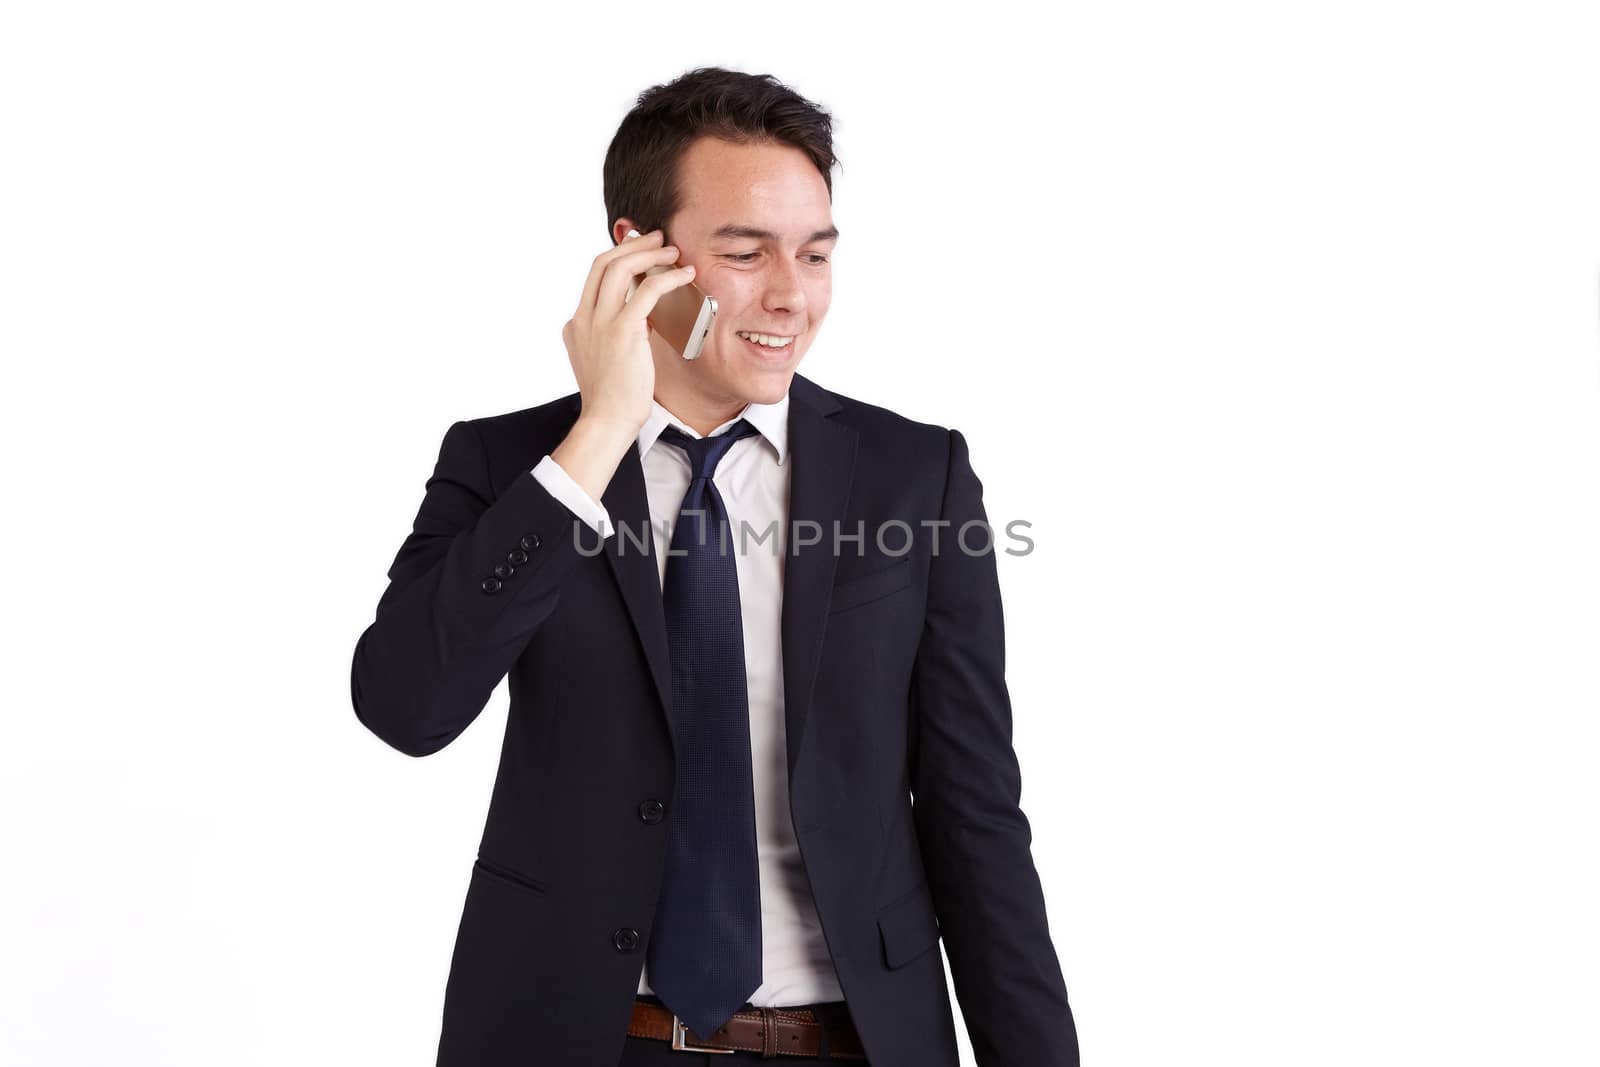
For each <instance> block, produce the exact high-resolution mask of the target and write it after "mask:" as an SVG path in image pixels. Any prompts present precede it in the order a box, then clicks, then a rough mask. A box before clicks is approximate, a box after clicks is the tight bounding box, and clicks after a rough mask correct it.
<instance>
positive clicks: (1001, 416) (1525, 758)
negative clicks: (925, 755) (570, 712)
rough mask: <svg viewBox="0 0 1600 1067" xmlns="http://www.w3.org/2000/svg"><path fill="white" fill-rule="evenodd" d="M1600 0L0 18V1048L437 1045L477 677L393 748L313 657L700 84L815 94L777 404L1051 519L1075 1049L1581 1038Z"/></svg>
mask: <svg viewBox="0 0 1600 1067" xmlns="http://www.w3.org/2000/svg"><path fill="white" fill-rule="evenodd" d="M1586 9H1590V5H1587V4H1576V3H1574V4H1570V5H1556V4H1537V3H1520V4H1516V5H1513V4H1510V3H1501V4H1490V3H1466V4H1463V3H1453V4H1445V3H1436V4H1422V3H1397V2H1393V0H1390V2H1385V3H1369V2H1358V3H1349V2H1346V3H1341V4H1337V5H1334V4H1324V5H1311V4H1283V3H1265V2H1263V3H1256V4H1243V3H1237V2H1232V3H1216V4H1177V3H1171V4H1150V3H1130V2H1121V3H1115V4H1113V3H1103V4H1098V5H1092V6H1083V5H1080V6H1076V7H1067V8H1065V9H1060V10H1057V11H1056V12H1055V13H1054V14H1049V15H1047V14H1046V13H1045V11H1044V10H1043V9H1042V8H1041V9H1037V10H1036V9H1034V8H1033V7H1032V6H1031V5H1030V6H1029V7H1028V8H1026V9H1024V8H1023V7H1022V6H1021V5H1017V6H1007V5H1001V4H984V5H979V6H976V7H974V6H971V5H965V6H957V7H953V8H951V9H950V10H948V11H939V10H935V9H931V8H905V9H902V10H896V11H894V12H890V11H888V10H883V11H879V10H876V9H873V8H871V7H869V6H867V5H863V4H845V5H837V6H835V5H832V4H819V3H811V4H749V3H741V4H729V5H718V4H700V5H693V6H683V5H675V6H674V5H664V4H656V5H648V6H639V7H619V6H617V5H614V4H608V5H602V6H601V7H600V8H599V9H597V10H595V11H594V12H592V13H591V14H589V15H586V16H579V15H576V14H574V13H572V12H564V11H560V10H543V11H536V10H535V8H534V7H533V5H506V6H476V5H470V4H455V5H443V4H438V5H420V4H415V3H395V2H389V3H384V4H377V3H369V4H357V3H349V2H330V0H318V2H316V3H303V2H302V3H295V2H279V3H273V4H266V3H258V4H227V3H192V4H175V3H151V4H99V5H92V4H74V3H51V4H34V5H24V4H20V3H18V4H8V5H6V7H5V14H4V16H3V17H0V152H3V156H4V158H3V166H0V286H3V288H0V351H3V355H4V381H5V386H4V389H3V396H4V399H3V409H0V444H3V446H4V447H3V455H4V464H5V468H4V489H3V491H4V499H5V519H4V522H3V524H0V538H3V545H0V547H3V551H4V559H5V564H6V567H5V593H4V598H3V599H4V603H5V609H4V611H5V616H4V617H5V628H6V633H5V635H4V645H3V647H4V655H5V668H4V672H3V682H0V685H3V687H4V689H3V693H0V706H3V714H4V719H3V744H0V826H3V830H0V1060H3V1061H4V1062H6V1063H8V1064H17V1065H28V1067H45V1065H56V1064H76V1065H95V1067H99V1065H113V1064H114V1065H125V1064H128V1065H131V1064H140V1065H143V1064H151V1065H156V1064H159V1065H200V1064H206V1065H213V1064H215V1065H223V1064H225V1065H228V1067H245V1065H272V1067H278V1065H284V1067H287V1065H297V1067H298V1065H304V1064H330V1065H341V1067H344V1065H359V1064H385V1065H393V1067H404V1065H413V1067H422V1065H425V1064H431V1063H432V1062H433V1054H434V1050H435V1042H436V1040H437V1034H438V1024H439V1009H440V1005H441V1001H442V996H443V989H444V980H445V976H446V971H447V966H448V963H449V953H450V948H451V944H452V940H453V937H454V934H455V928H456V923H457V921H458V919H459V915H460V907H461V903H462V898H463V895H464V892H465V889H466V884H467V876H468V870H469V866H470V864H471V861H472V858H473V855H474V850H475V847H476V844H477V839H478V835H479V833H480V831H481V829H482V820H483V815H484V812H485V809H486V806H487V803H488V799H489V791H490V786H491V784H492V780H493V775H494V770H495V765H496V757H497V754H498V746H499V742H500V735H501V730H502V727H503V724H504V717H505V695H504V689H503V688H502V690H501V691H500V692H499V693H497V694H496V696H495V698H494V699H493V700H492V701H491V703H490V706H489V708H488V709H487V710H486V711H485V712H484V713H483V715H482V717H481V719H480V720H479V721H478V722H477V723H475V724H474V726H473V727H472V728H471V729H469V730H468V731H467V732H466V733H465V734H464V735H462V737H461V738H460V739H459V740H457V741H456V742H455V743H454V744H453V745H451V746H450V747H449V748H447V749H446V750H445V751H443V752H441V753H439V754H438V755H435V756H432V757H430V758H428V759H426V760H413V759H410V758H408V757H405V756H402V755H400V754H399V753H397V752H395V751H393V750H390V749H389V748H387V747H386V746H385V745H384V744H383V743H382V742H380V741H379V740H378V739H376V738H375V737H373V736H372V735H371V734H369V733H367V732H366V731H365V730H364V729H363V728H362V727H361V726H360V724H359V723H358V722H357V721H356V719H355V716H354V714H353V712H352V710H351V707H350V701H349V666H350V656H351V653H352V651H353V648H354V644H355V640H356V638H357V636H358V635H359V633H360V632H361V630H362V629H363V628H364V627H365V626H366V625H367V623H368V622H370V621H371V617H372V612H373V609H374V607H375V605H376V601H377V598H378V595H379V594H380V593H381V591H382V590H383V587H384V584H385V572H386V570H387V568H388V566H389V563H390V562H391V560H392V558H393V555H394V552H395V550H396V549H397V548H398V547H399V544H400V542H401V540H402V539H403V537H404V536H405V534H406V533H407V532H408V530H409V529H410V523H411V520H412V518H413V516H414V515H415V512H416V507H417V504H418V503H419V502H420V500H421V498H422V488H423V482H424V481H425V480H426V478H427V476H428V475H429V473H430V472H431V470H432V464H433V462H434V459H435V457H436V455H437V451H438V446H439V442H440V439H441V438H442V436H443V434H444V431H445V429H446V427H448V426H449V425H450V424H451V423H452V422H453V421H455V420H457V419H463V418H473V417H477V416H482V415H489V414H494V413H498V412H502V411H509V410H513V409H516V408H522V407H527V406H530V405H533V404H537V403H540V402H543V401H545V400H548V399H551V398H553V397H555V396H559V395H561V394H563V393H566V392H568V391H570V390H571V389H572V388H573V387H574V386H573V382H572V378H571V373H570V370H569V368H568V365H567V360H566V354H565V351H564V349H563V347H562V344H561V340H560V331H561V326H562V323H563V322H564V321H565V320H566V318H567V316H568V315H569V314H570V313H571V310H572V308H573V306H574V305H575V304H576V301H577V295H578V292H579V290H580V289H581V287H582V283H583V278H584V275H585V273H586V271H587V269H588V265H589V262H590V260H591V259H592V258H593V256H594V255H595V254H596V253H598V252H599V251H600V250H602V249H603V248H605V247H606V246H607V243H608V242H607V238H606V234H607V220H606V218H605V211H604V205H603V202H602V199H601V187H600V166H601V161H602V158H603V155H604V151H605V147H606V145H607V143H608V142H609V140H610V138H611V135H612V133H613V132H614V130H615V128H616V124H617V122H618V121H619V120H620V119H621V118H622V116H623V114H624V113H625V112H626V111H627V109H628V107H629V106H630V105H631V103H632V100H633V98H634V96H635V95H636V94H637V93H638V92H639V91H641V90H642V89H644V88H645V87H647V86H649V85H651V84H654V83H656V82H660V81H664V80H666V79H669V78H671V77H673V76H675V75H676V74H678V73H681V72H682V71H684V70H686V69H688V68H689V67H692V66H696V65H701V64H721V65H726V66H731V67H736V68H739V69H744V70H749V71H753V72H769V73H773V74H775V75H777V76H778V77H780V78H781V79H783V80H784V81H785V82H787V83H788V84H790V85H792V86H794V87H795V88H796V89H797V90H799V91H800V92H802V93H803V94H805V95H806V96H808V97H810V98H811V99H813V100H815V101H817V102H819V103H821V104H822V105H823V106H824V107H827V108H828V109H829V110H830V111H832V112H833V114H834V115H835V118H836V123H837V124H836V135H837V148H838V152H839V154H840V156H841V158H842V159H843V161H844V166H843V169H842V170H839V171H836V172H835V200H834V212H835V221H836V222H837V224H838V225H839V228H840V229H841V231H842V232H843V238H842V240H841V241H840V243H839V247H838V253H837V257H836V267H835V279H834V297H833V307H832V310H831V312H830V314H829V316H828V319H827V322H826V325H825V326H824V327H823V330H822V332H821V335H820V336H819V338H818V339H817V341H816V343H815V344H814V346H813V347H812V349H811V351H810V353H809V354H808V356H807V358H806V360H805V362H804V364H803V366H802V368H801V371H802V373H804V374H806V375H808V376H809V377H812V378H813V379H815V380H817V381H819V382H821V383H822V384H823V385H825V386H828V387H831V388H833V389H835V390H838V391H840V392H843V393H845V394H847V395H851V396H856V397H859V398H861V399H864V400H868V401H872V402H876V403H881V404H885V405H888V406H890V407H893V408H895V409H897V410H899V411H901V412H903V413H904V414H906V415H909V416H911V417H913V418H916V419H919V420H923V421H929V422H937V423H940V424H942V425H947V426H955V427H957V428H958V429H960V430H961V431H962V432H963V434H964V435H965V436H966V437H967V439H968V441H969V443H970V445H971V455H972V460H973V463H974V466H975V468H976V470H977V471H978V474H979V476H980V477H981V478H982V479H983V482H984V486H985V502H986V504H987V506H988V508H989V513H990V517H991V519H992V520H995V521H996V522H997V523H998V522H1003V521H1007V520H1010V519H1017V518H1021V519H1026V520H1028V521H1030V522H1032V523H1033V525H1034V528H1033V530H1032V531H1031V532H1030V533H1031V536H1033V538H1034V539H1035V542H1036V546H1037V547H1036V549H1035V551H1034V552H1033V553H1032V554H1031V555H1029V556H1025V557H1011V556H1005V555H1002V556H1001V557H1000V568H1001V580H1002V583H1003V586H1004V593H1005V601H1006V611H1007V617H1008V624H1009V625H1008V631H1007V649H1008V653H1009V656H1008V667H1009V669H1008V680H1009V683H1010V687H1011V694H1012V699H1013V705H1014V709H1015V717H1016V723H1015V730H1016V743H1017V747H1018V750H1019V754H1020V758H1021V761H1022V767H1023V781H1024V796H1023V806H1024V809H1025V811H1026V812H1027V813H1028V814H1029V816H1030V818H1031V820H1032V823H1033V827H1034V833H1035V837H1034V855H1035V858H1036V860H1037V863H1038V867H1039V870H1040V874H1041V877H1042V879H1043V882H1044V885H1045V889H1046V893H1047V897H1048V901H1049V909H1050V922H1051V933H1052V935H1053V938H1054V941H1055V945H1056V948H1057V950H1058V952H1059V955H1060V959H1061V962H1062V967H1063V970H1064V972H1065V976H1066V980H1067V986H1068V990H1069V993H1070V996H1071V1000H1072V1004H1073V1007H1074V1010H1075V1013H1076V1016H1077V1019H1078V1025H1079V1028H1080V1033H1081V1039H1082V1049H1083V1055H1084V1062H1085V1063H1086V1064H1094V1065H1096V1067H1120V1065H1139V1067H1143V1065H1180V1064H1182V1065H1193V1064H1219V1065H1227V1067H1246V1065H1261V1067H1282V1065H1286V1064H1293V1065H1297V1067H1298V1065H1322V1064H1327V1065H1333V1064H1339V1065H1346V1064H1352V1063H1361V1064H1395V1065H1407V1067H1410V1065H1415V1064H1445V1063H1448V1064H1451V1065H1453V1067H1464V1065H1471V1064H1497V1065H1498V1064H1506V1063H1519V1064H1538V1065H1540V1067H1557V1065H1567V1064H1574V1065H1576V1064H1594V1063H1595V1062H1597V1058H1600V1034H1597V1031H1596V1029H1595V1025H1594V1023H1595V1004H1596V1002H1597V999H1600V970H1597V968H1596V966H1595V960H1596V958H1597V956H1600V920H1597V916H1596V909H1595V907H1594V902H1595V900H1597V899H1600V873H1597V868H1600V863H1597V853H1596V842H1597V835H1596V825H1595V819H1594V813H1595V811H1597V810H1600V796H1597V795H1596V794H1597V791H1600V789H1597V785H1596V774H1595V766H1596V757H1597V755H1600V753H1597V751H1596V748H1597V746H1596V740H1597V731H1596V713H1597V711H1600V670H1597V668H1600V607H1597V605H1600V552H1597V546H1600V418H1597V411H1596V407H1597V393H1600V374H1597V358H1596V355H1597V345H1596V334H1597V328H1600V253H1597V248H1600V138H1597V137H1596V133H1597V130H1600V64H1597V63H1596V61H1595V54H1594V45H1595V41H1596V40H1597V39H1600V38H1597V35H1596V33H1595V25H1594V24H1593V23H1592V22H1588V21H1586V19H1585V17H1584V16H1585V15H1586V13H1587V12H1586ZM1044 19H1048V20H1049V21H1043V20H1044ZM963 1042H965V1036H964V1033H963ZM963 1054H964V1055H965V1056H966V1057H967V1061H966V1062H968V1063H971V1062H973V1061H972V1060H971V1054H970V1050H969V1049H968V1048H967V1047H966V1046H965V1044H964V1045H963ZM995 1067H1027V1065H995Z"/></svg>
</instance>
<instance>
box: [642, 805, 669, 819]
mask: <svg viewBox="0 0 1600 1067" xmlns="http://www.w3.org/2000/svg"><path fill="white" fill-rule="evenodd" d="M666 810H667V808H666V805H664V804H662V803H661V801H659V800H647V801H645V802H644V803H643V804H640V805H639V818H641V819H643V820H644V821H645V822H660V821H661V816H662V815H663V814H664V813H665V812H666Z"/></svg>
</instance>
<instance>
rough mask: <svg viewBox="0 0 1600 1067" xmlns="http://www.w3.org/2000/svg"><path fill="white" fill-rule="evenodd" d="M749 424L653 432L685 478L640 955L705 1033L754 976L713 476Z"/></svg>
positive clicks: (748, 844)
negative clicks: (665, 789)
mask: <svg viewBox="0 0 1600 1067" xmlns="http://www.w3.org/2000/svg"><path fill="white" fill-rule="evenodd" d="M755 432H756V428H755V427H754V426H752V425H751V424H750V423H748V422H746V421H745V420H743V419H740V420H739V421H738V422H737V423H735V424H734V425H733V426H732V427H731V428H729V430H728V431H727V432H726V433H722V434H718V435H717V436H715V437H704V438H693V437H690V436H689V435H688V434H685V433H683V432H682V431H680V430H678V429H676V428H674V427H671V426H668V427H667V428H666V429H664V430H662V431H661V440H663V441H666V442H668V443H670V444H673V445H676V446H677V447H678V448H681V449H683V450H684V452H685V453H687V454H688V457H689V467H690V471H691V481H690V482H689V491H688V492H687V493H686V494H684V497H683V505H682V507H681V508H680V509H679V512H678V521H677V524H676V525H675V526H674V527H673V530H672V554H671V555H669V557H668V559H667V570H666V575H665V577H664V579H663V585H662V592H661V597H662V608H663V610H664V612H665V615H666V622H667V645H668V649H669V652H670V655H671V661H672V709H671V710H672V725H673V743H674V747H675V749H676V755H677V788H676V790H675V791H674V793H673V804H672V809H671V811H670V812H669V813H668V816H669V824H668V837H667V863H666V872H665V874H664V876H663V879H662V885H661V898H660V900H659V901H658V903H657V905H656V915H655V925H654V927H653V929H652V931H651V934H650V945H649V948H648V950H647V952H646V960H647V961H648V962H649V965H650V988H651V989H652V990H654V992H655V994H656V995H657V996H658V997H660V998H661V1001H662V1003H664V1004H665V1005H666V1006H667V1007H668V1008H669V1009H671V1010H672V1012H673V1013H674V1014H675V1015H677V1016H678V1018H679V1019H681V1020H682V1021H683V1022H685V1023H687V1024H688V1026H689V1029H690V1030H691V1031H693V1033H694V1034H695V1035H696V1036H697V1037H698V1038H699V1039H701V1040H703V1039H705V1038H707V1037H709V1036H710V1035H711V1034H712V1033H713V1032H714V1031H715V1030H716V1029H717V1027H719V1026H721V1025H722V1024H723V1023H725V1022H727V1021H728V1018H729V1017H730V1016H731V1015H733V1013H734V1012H736V1011H738V1010H739V1009H740V1008H741V1007H743V1006H744V1004H745V1003H746V999H747V998H748V997H749V996H750V994H751V993H753V992H755V990H756V988H757V987H758V986H759V985H760V984H761V879H760V873H759V871H758V869H757V867H756V821H755V789H754V784H753V781H752V770H751V766H750V764H751V758H750V700H749V693H748V692H747V690H746V686H745V665H744V628H743V622H742V616H741V614H740V611H739V577H738V571H737V569H736V567H735V562H736V561H735V559H734V553H735V552H736V551H737V550H738V547H739V541H738V539H737V538H735V537H734V536H733V532H732V530H731V529H730V525H729V521H728V513H727V509H726V508H725V507H724V506H723V503H722V494H720V493H718V492H717V487H716V486H715V485H713V484H712V482H711V475H712V473H713V472H714V471H715V470H716V469H717V463H718V462H719V461H720V460H721V459H722V457H723V456H724V455H726V454H727V452H728V449H730V448H731V447H733V443H734V442H735V441H737V440H739V439H740V438H742V437H748V436H750V435H751V434H753V433H755ZM680 552H681V553H682V555H678V554H677V553H680Z"/></svg>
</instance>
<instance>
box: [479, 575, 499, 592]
mask: <svg viewBox="0 0 1600 1067" xmlns="http://www.w3.org/2000/svg"><path fill="white" fill-rule="evenodd" d="M478 588H479V589H482V590H483V591H484V592H485V593H498V592H499V591H500V579H498V578H485V579H484V580H483V583H482V584H481V585H479V586H478Z"/></svg>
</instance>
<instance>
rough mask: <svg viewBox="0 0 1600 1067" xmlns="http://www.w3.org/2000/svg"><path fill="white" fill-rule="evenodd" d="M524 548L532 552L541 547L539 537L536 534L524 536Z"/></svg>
mask: <svg viewBox="0 0 1600 1067" xmlns="http://www.w3.org/2000/svg"><path fill="white" fill-rule="evenodd" d="M522 547H523V548H526V549H529V550H532V549H535V548H538V547H539V535H538V534H536V533H532V534H523V535H522Z"/></svg>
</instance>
